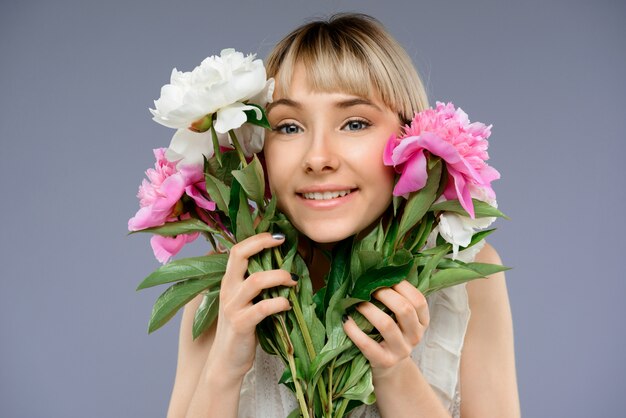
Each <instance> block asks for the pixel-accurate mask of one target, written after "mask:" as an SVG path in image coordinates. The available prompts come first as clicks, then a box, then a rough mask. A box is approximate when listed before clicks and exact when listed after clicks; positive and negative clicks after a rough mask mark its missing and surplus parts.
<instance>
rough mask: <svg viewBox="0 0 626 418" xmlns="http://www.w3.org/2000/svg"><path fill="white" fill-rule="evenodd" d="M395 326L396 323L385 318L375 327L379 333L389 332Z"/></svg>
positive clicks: (389, 318)
mask: <svg viewBox="0 0 626 418" xmlns="http://www.w3.org/2000/svg"><path fill="white" fill-rule="evenodd" d="M395 326H396V322H395V321H394V320H393V319H391V317H390V316H387V317H385V318H383V319H381V320H380V326H378V327H376V328H378V330H379V331H380V332H385V331H391V330H392V329H393V328H394V327H395Z"/></svg>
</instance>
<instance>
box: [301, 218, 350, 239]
mask: <svg viewBox="0 0 626 418" xmlns="http://www.w3.org/2000/svg"><path fill="white" fill-rule="evenodd" d="M296 228H297V229H298V230H299V231H300V232H301V233H302V234H304V235H306V236H307V237H308V238H309V239H310V240H311V241H313V242H317V243H319V244H333V243H336V242H339V241H342V240H344V239H346V238H348V237H350V236H352V235H356V234H357V233H358V232H359V231H358V230H357V229H356V228H354V227H350V226H348V225H345V223H344V224H343V225H341V224H340V225H337V224H335V223H334V222H323V223H322V222H319V223H317V222H316V223H313V224H311V223H309V224H307V226H306V227H304V228H300V227H299V226H296Z"/></svg>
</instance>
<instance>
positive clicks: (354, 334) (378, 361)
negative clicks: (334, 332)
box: [343, 317, 392, 366]
mask: <svg viewBox="0 0 626 418" xmlns="http://www.w3.org/2000/svg"><path fill="white" fill-rule="evenodd" d="M343 330H344V332H345V333H346V335H347V336H348V338H350V339H351V340H352V342H353V343H354V345H356V346H357V348H358V349H359V350H361V352H362V353H363V355H364V356H365V358H366V359H368V360H369V362H370V363H371V364H372V366H380V365H384V364H388V363H389V362H390V361H392V358H391V356H390V355H389V353H388V352H387V351H385V349H384V348H383V347H381V345H380V344H379V343H377V342H376V341H374V340H373V339H371V338H370V337H369V336H368V335H367V334H366V333H365V332H363V330H361V329H360V328H359V326H358V325H357V324H356V322H354V320H353V319H352V318H349V317H348V319H347V320H346V321H345V322H344V324H343Z"/></svg>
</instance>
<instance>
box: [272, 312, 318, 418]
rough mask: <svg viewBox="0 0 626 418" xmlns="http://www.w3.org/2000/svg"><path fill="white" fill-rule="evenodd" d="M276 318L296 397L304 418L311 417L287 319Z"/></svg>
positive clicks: (280, 316) (278, 316)
mask: <svg viewBox="0 0 626 418" xmlns="http://www.w3.org/2000/svg"><path fill="white" fill-rule="evenodd" d="M274 318H275V321H278V322H279V324H276V330H277V331H278V334H279V336H280V338H281V340H282V342H283V344H284V346H285V352H286V353H287V362H288V363H289V370H291V377H292V378H293V385H294V386H295V388H296V398H297V399H298V404H299V405H300V411H301V412H302V416H303V417H304V418H310V416H309V411H308V408H307V404H306V400H305V399H304V392H302V387H301V386H300V382H299V381H298V375H297V370H296V362H295V359H294V357H293V344H292V343H291V340H290V339H289V334H288V333H287V327H286V325H285V320H284V318H283V316H282V315H277V316H275V317H274Z"/></svg>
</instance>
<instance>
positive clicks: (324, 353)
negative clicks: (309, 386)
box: [309, 337, 354, 382]
mask: <svg viewBox="0 0 626 418" xmlns="http://www.w3.org/2000/svg"><path fill="white" fill-rule="evenodd" d="M347 338H348V337H346V339H345V340H344V341H343V342H342V344H340V345H338V346H336V347H332V343H331V342H330V341H328V342H327V343H326V345H325V346H324V348H323V349H322V350H321V351H320V353H319V355H318V356H317V357H315V360H313V361H312V362H311V370H310V372H309V376H311V381H312V382H315V381H316V380H317V379H318V378H319V377H320V375H321V374H322V371H323V370H324V367H325V366H326V365H327V364H328V363H330V362H331V361H332V360H333V359H334V358H336V357H338V356H339V355H340V354H341V353H343V352H344V351H346V350H347V349H349V348H350V347H352V346H354V344H353V343H352V341H351V340H348V339H347Z"/></svg>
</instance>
